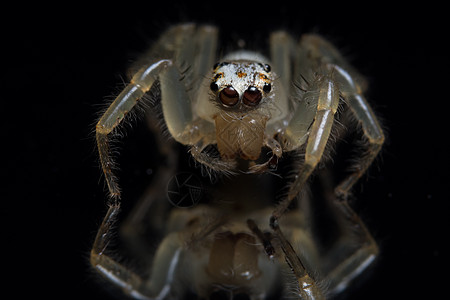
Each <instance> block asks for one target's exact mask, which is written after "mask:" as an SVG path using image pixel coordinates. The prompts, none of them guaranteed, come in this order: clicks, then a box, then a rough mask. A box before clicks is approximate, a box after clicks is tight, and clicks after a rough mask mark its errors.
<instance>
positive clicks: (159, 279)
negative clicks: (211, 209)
mask: <svg viewBox="0 0 450 300" xmlns="http://www.w3.org/2000/svg"><path fill="white" fill-rule="evenodd" d="M119 211H120V204H118V203H116V204H111V205H110V206H109V208H108V211H107V213H106V215H105V218H104V219H103V222H102V224H101V225H100V228H99V230H98V232H97V235H96V238H95V241H94V245H93V247H92V250H91V254H90V263H91V265H92V267H94V269H95V270H96V271H97V272H99V273H100V274H101V275H102V276H103V277H104V278H105V279H107V280H109V281H110V282H112V283H113V284H115V285H116V286H118V287H120V288H121V289H122V290H123V292H124V293H126V294H128V295H130V296H132V297H133V298H135V299H164V297H165V296H166V295H167V294H168V293H169V292H170V290H171V285H172V283H173V281H174V277H175V271H176V268H177V266H178V264H179V261H180V255H181V253H182V250H183V248H182V245H181V243H180V241H179V239H178V237H177V236H176V235H174V234H172V235H169V236H167V237H166V238H165V239H164V240H163V241H162V243H161V245H160V246H159V248H158V251H157V253H156V255H155V259H154V265H153V267H152V274H151V280H150V281H149V280H146V279H144V278H142V277H141V276H139V275H137V274H136V273H134V272H133V271H131V270H130V269H128V268H127V267H125V266H124V265H122V264H121V263H119V262H117V261H116V260H114V259H113V258H112V257H111V256H110V255H108V254H107V248H108V244H109V243H110V241H111V236H112V235H113V233H112V232H111V230H112V227H113V226H114V224H115V222H116V219H117V215H118V214H119ZM146 295H155V297H153V296H152V297H149V296H146Z"/></svg>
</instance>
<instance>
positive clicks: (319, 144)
mask: <svg viewBox="0 0 450 300" xmlns="http://www.w3.org/2000/svg"><path fill="white" fill-rule="evenodd" d="M304 98H305V99H309V100H308V101H310V103H308V104H305V103H306V102H307V101H303V102H302V104H301V105H307V106H310V105H311V103H317V111H316V113H315V115H314V121H313V120H312V119H310V118H311V117H312V115H311V113H309V116H308V115H305V111H306V112H308V111H311V107H309V108H307V109H304V110H303V109H301V108H297V111H296V113H295V114H294V116H293V117H292V119H291V121H290V123H289V125H288V126H287V128H286V130H285V134H284V138H285V139H287V144H294V145H295V144H296V143H298V140H301V139H302V138H303V136H304V135H306V134H307V130H308V122H309V124H311V122H312V121H313V122H312V126H311V128H310V131H309V137H308V141H307V144H306V150H305V162H304V164H303V166H302V168H301V170H300V172H299V174H298V175H297V176H296V178H295V181H294V183H293V184H292V185H291V187H290V189H289V192H288V195H287V197H286V199H284V200H283V201H282V202H280V203H279V204H278V206H277V207H276V208H275V210H274V212H273V214H272V218H271V224H273V222H274V221H276V220H277V219H279V218H280V217H281V216H282V215H283V213H284V212H285V211H286V209H287V208H288V207H289V205H290V203H291V202H292V201H293V200H294V199H295V197H296V196H297V195H298V193H299V192H300V191H301V189H302V188H303V186H304V185H305V183H306V181H307V180H308V178H309V176H310V175H311V173H312V172H313V170H314V169H315V167H316V165H317V164H318V163H319V161H320V159H321V158H322V154H323V152H324V150H325V146H326V144H327V142H328V138H329V136H330V132H331V127H332V126H333V122H334V115H335V113H336V111H337V108H338V105H339V89H338V86H337V83H336V81H335V80H334V72H329V73H327V74H323V75H321V76H319V77H318V78H317V81H316V82H315V83H314V84H313V86H312V87H311V90H310V91H309V92H308V93H306V94H305V96H304Z"/></svg>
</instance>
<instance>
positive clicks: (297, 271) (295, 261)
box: [271, 221, 325, 300]
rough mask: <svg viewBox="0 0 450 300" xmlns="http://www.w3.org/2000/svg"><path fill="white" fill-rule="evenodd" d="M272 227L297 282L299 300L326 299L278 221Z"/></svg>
mask: <svg viewBox="0 0 450 300" xmlns="http://www.w3.org/2000/svg"><path fill="white" fill-rule="evenodd" d="M271 227H272V229H273V231H274V233H275V235H276V237H277V238H278V240H279V241H280V245H281V249H282V251H283V253H284V255H285V259H286V262H287V264H288V265H289V267H290V268H291V270H292V272H293V273H294V276H295V278H296V280H297V288H298V289H297V291H296V292H297V293H298V297H299V299H310V300H319V299H325V295H324V294H323V293H322V291H321V289H320V288H319V286H318V285H317V282H316V280H315V279H314V278H313V277H312V276H311V274H308V272H307V271H306V268H305V266H304V265H303V263H302V262H301V260H300V258H299V257H298V256H297V254H296V253H295V250H294V248H293V247H292V245H291V244H290V243H289V241H288V240H287V239H286V237H285V236H284V234H283V232H282V231H281V229H280V227H279V225H278V221H275V222H273V223H271Z"/></svg>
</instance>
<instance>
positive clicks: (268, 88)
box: [263, 83, 272, 93]
mask: <svg viewBox="0 0 450 300" xmlns="http://www.w3.org/2000/svg"><path fill="white" fill-rule="evenodd" d="M271 89H272V85H271V84H270V83H266V84H265V85H264V86H263V91H264V92H265V93H268V92H270V90H271Z"/></svg>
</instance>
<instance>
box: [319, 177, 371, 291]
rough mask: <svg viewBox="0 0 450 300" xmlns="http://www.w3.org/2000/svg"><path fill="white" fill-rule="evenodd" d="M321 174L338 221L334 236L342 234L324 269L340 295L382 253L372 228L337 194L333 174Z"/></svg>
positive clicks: (331, 288)
mask: <svg viewBox="0 0 450 300" xmlns="http://www.w3.org/2000/svg"><path fill="white" fill-rule="evenodd" d="M319 175H320V177H319V178H320V179H321V180H320V182H321V190H323V191H324V196H325V198H324V199H325V201H326V205H328V206H329V212H331V214H330V217H331V218H333V220H334V222H333V221H331V220H330V221H331V223H333V224H335V225H333V226H334V230H336V234H335V235H334V236H337V237H338V238H337V239H336V240H335V241H334V243H333V245H332V246H331V248H330V250H328V251H327V252H326V253H324V254H323V255H321V257H320V262H321V263H320V265H321V272H322V273H323V275H322V276H323V279H324V281H325V282H326V283H327V287H328V289H329V293H330V294H337V293H339V292H341V291H342V290H344V289H345V288H346V287H347V286H348V284H349V283H350V282H351V280H352V279H353V278H355V277H357V276H358V275H359V274H361V273H362V272H363V271H364V270H365V269H366V268H368V267H369V266H370V265H371V264H372V262H373V261H374V260H375V259H376V257H377V256H378V253H379V249H378V245H377V243H376V241H375V240H374V238H373V237H372V235H371V234H370V232H369V230H368V229H367V227H366V226H365V224H364V223H363V221H362V220H361V218H360V217H359V216H358V215H357V213H356V212H355V211H354V210H353V209H352V208H351V206H350V205H349V203H348V202H347V201H342V200H341V199H340V198H339V197H337V196H336V194H335V192H334V181H333V180H332V175H331V173H330V172H329V171H328V170H326V169H325V170H322V171H321V172H320V174H319Z"/></svg>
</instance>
